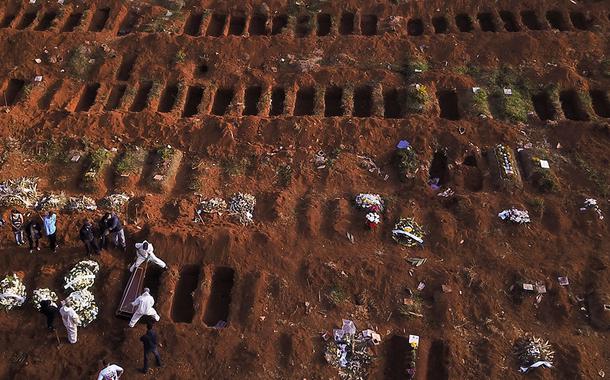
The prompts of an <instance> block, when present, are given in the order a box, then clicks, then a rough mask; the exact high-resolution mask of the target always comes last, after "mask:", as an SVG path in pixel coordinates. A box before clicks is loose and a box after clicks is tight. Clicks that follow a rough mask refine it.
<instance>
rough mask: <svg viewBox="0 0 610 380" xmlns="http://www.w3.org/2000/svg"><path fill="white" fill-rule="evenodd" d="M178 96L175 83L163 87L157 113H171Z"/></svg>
mask: <svg viewBox="0 0 610 380" xmlns="http://www.w3.org/2000/svg"><path fill="white" fill-rule="evenodd" d="M177 96H178V85H177V84H175V83H171V84H168V85H167V86H165V89H164V90H163V93H162V94H161V99H160V100H159V108H158V111H159V112H163V113H165V112H171V111H172V110H173V109H174V105H175V104H176V97H177Z"/></svg>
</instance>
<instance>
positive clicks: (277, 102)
mask: <svg viewBox="0 0 610 380" xmlns="http://www.w3.org/2000/svg"><path fill="white" fill-rule="evenodd" d="M285 101H286V91H284V89H283V88H281V87H275V88H274V89H273V90H272V91H271V109H270V110H269V116H279V115H282V114H283V113H284V103H285Z"/></svg>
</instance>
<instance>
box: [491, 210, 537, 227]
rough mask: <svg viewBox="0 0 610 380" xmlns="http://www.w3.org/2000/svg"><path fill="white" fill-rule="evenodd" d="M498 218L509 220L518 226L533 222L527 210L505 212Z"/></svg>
mask: <svg viewBox="0 0 610 380" xmlns="http://www.w3.org/2000/svg"><path fill="white" fill-rule="evenodd" d="M498 217H499V218H500V219H502V220H508V221H511V222H513V223H517V224H524V223H529V222H531V220H530V214H529V213H528V212H527V210H519V209H516V208H511V209H508V210H504V211H502V212H500V213H499V214H498Z"/></svg>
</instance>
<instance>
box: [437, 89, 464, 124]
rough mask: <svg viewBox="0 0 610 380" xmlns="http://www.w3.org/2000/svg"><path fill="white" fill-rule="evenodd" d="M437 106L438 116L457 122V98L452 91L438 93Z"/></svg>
mask: <svg viewBox="0 0 610 380" xmlns="http://www.w3.org/2000/svg"><path fill="white" fill-rule="evenodd" d="M436 96H437V98H438V105H439V106H440V109H441V114H440V116H441V117H442V118H444V119H448V120H459V119H460V110H459V107H458V96H457V93H456V92H455V91H453V90H444V91H439V92H438V93H437V94H436Z"/></svg>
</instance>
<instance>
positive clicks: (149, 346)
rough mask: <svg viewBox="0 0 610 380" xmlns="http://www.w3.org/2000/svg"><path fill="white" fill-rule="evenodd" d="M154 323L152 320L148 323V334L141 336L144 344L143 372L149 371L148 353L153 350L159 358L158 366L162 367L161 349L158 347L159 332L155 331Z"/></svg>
mask: <svg viewBox="0 0 610 380" xmlns="http://www.w3.org/2000/svg"><path fill="white" fill-rule="evenodd" d="M152 328H153V324H152V323H151V322H149V323H147V324H146V334H144V335H142V336H141V337H140V340H141V341H142V345H143V346H144V368H142V370H141V372H142V373H146V372H148V354H150V353H151V352H152V353H153V354H154V355H155V359H156V360H157V367H161V356H159V350H158V349H157V333H155V332H154V331H153V329H152Z"/></svg>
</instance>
